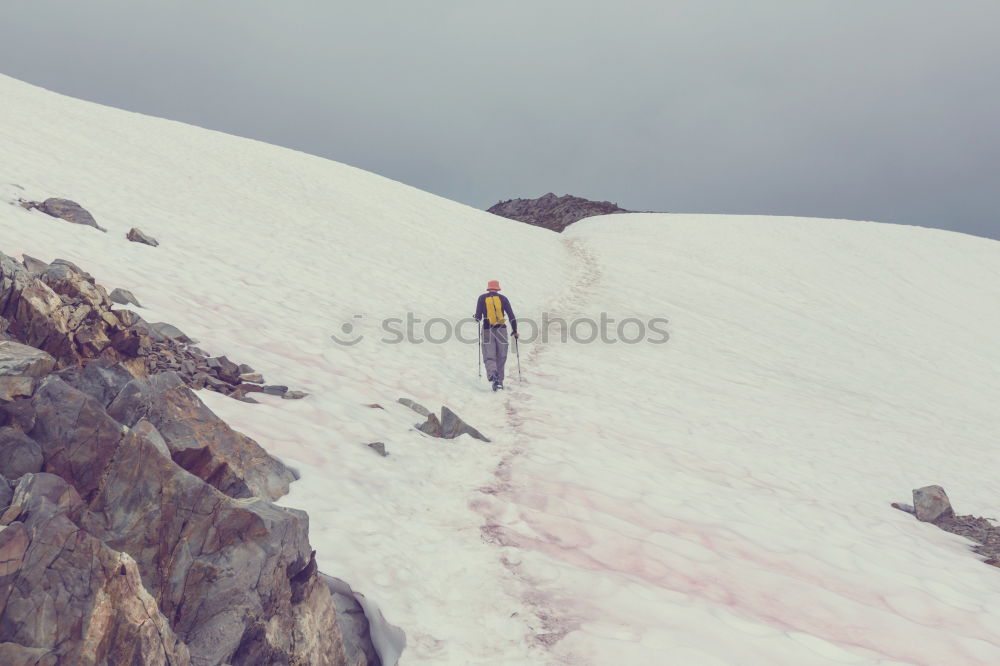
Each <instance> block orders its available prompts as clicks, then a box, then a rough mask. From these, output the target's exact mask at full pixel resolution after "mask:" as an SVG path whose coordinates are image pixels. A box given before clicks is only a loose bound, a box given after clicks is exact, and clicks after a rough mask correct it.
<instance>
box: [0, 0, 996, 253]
mask: <svg viewBox="0 0 1000 666" xmlns="http://www.w3.org/2000/svg"><path fill="white" fill-rule="evenodd" d="M998 30H1000V2H998V1H997V0H952V1H951V2H941V1H940V0H933V1H932V0H865V1H861V0H780V1H779V0H752V1H751V0H730V1H723V0H681V1H675V0H649V1H646V0H617V1H615V2H611V1H610V0H609V1H604V2H597V1H596V0H503V1H502V2H498V1H496V0H492V1H490V2H481V1H479V0H406V1H402V0H400V1H394V2H379V1H378V0H368V1H367V2H366V1H364V0H356V1H354V2H342V1H337V0H285V1H284V2H279V1H278V0H266V1H265V0H211V1H206V0H160V1H153V0H150V1H144V2H136V1H135V0H86V1H85V2H84V1H81V0H0V71H2V72H3V73H5V74H8V75H10V76H14V77H17V78H20V79H23V80H26V81H29V82H31V83H35V84H37V85H41V86H43V87H46V88H49V89H52V90H56V91H58V92H62V93H66V94H69V95H73V96H75V97H81V98H84V99H89V100H93V101H96V102H101V103H103V104H109V105H112V106H117V107H121V108H125V109H129V110H133V111H139V112H142V113H147V114H151V115H156V116H163V117H166V118H172V119H175V120H180V121H184V122H188V123H192V124H195V125H201V126H203V127H210V128H213V129H218V130H222V131H225V132H229V133H232V134H238V135H242V136H249V137H253V138H257V139H261V140H264V141H268V142H270V143H276V144H280V145H283V146H288V147H291V148H295V149H298V150H303V151H306V152H309V153H314V154H317V155H322V156H324V157H329V158H331V159H335V160H338V161H341V162H346V163H348V164H351V165H354V166H358V167H361V168H363V169H367V170H370V171H374V172H376V173H379V174H382V175H384V176H388V177H389V178H393V179H395V180H400V181H402V182H405V183H408V184H410V185H414V186H416V187H419V188H421V189H425V190H428V191H430V192H434V193H436V194H440V195H442V196H445V197H448V198H450V199H455V200H458V201H462V202H464V203H468V204H470V205H473V206H476V207H480V208H485V207H488V206H489V205H491V204H493V203H495V202H496V201H498V200H500V199H507V198H514V197H536V196H539V195H541V194H544V193H545V192H548V191H553V192H555V193H557V194H566V193H571V194H576V195H579V196H584V197H588V198H592V199H602V200H603V199H606V200H610V201H614V202H617V203H618V204H620V205H622V206H624V207H626V208H631V209H637V210H658V211H670V212H705V213H767V214H783V215H809V216H819V217H844V218H852V219H863V220H879V221H884V222H900V223H906V224H919V225H924V226H934V227H943V228H948V229H954V230H958V231H964V232H967V233H973V234H979V235H984V236H990V237H992V238H1000V177H998V176H1000V168H998V164H1000V131H998V129H1000V37H998ZM0 104H2V100H0ZM0 159H2V156H0Z"/></svg>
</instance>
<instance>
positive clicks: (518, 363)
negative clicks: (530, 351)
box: [514, 338, 524, 382]
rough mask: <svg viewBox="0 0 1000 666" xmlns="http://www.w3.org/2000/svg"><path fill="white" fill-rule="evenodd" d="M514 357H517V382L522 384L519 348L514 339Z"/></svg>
mask: <svg viewBox="0 0 1000 666" xmlns="http://www.w3.org/2000/svg"><path fill="white" fill-rule="evenodd" d="M514 356H517V381H519V382H523V381H524V379H523V378H522V377H521V348H520V347H519V346H518V344H517V338H514Z"/></svg>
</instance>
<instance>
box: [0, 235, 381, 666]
mask: <svg viewBox="0 0 1000 666" xmlns="http://www.w3.org/2000/svg"><path fill="white" fill-rule="evenodd" d="M109 306H110V302H109V299H108V297H107V294H106V293H105V292H104V290H103V289H102V288H101V287H100V286H99V285H97V284H96V283H95V282H94V281H93V278H92V277H91V276H89V275H87V274H86V273H85V272H83V271H82V270H81V269H79V268H78V267H76V266H74V265H72V264H71V263H69V262H60V261H55V262H52V264H46V265H44V266H41V267H36V270H35V271H28V269H27V268H26V267H24V266H22V265H21V264H19V263H18V262H14V261H13V260H12V259H10V258H9V257H6V256H5V255H2V254H0V313H3V315H2V316H3V318H4V319H3V321H2V322H0V330H3V331H4V332H5V333H6V334H7V335H8V336H9V337H10V338H13V339H8V340H4V341H0V386H3V385H7V386H14V387H15V388H16V390H15V389H11V390H8V391H7V393H5V394H0V664H52V665H55V664H88V665H89V664H93V665H95V666H96V665H98V664H132V665H134V666H145V665H157V666H159V665H164V666H165V665H181V666H186V665H187V664H194V665H196V666H216V665H221V664H231V665H232V666H244V665H247V666H250V665H256V664H289V665H290V664H316V665H319V666H341V665H348V664H350V666H367V665H369V664H378V663H379V661H378V657H377V655H376V654H375V651H374V647H373V646H372V644H371V639H370V637H369V635H368V628H367V625H365V626H364V627H363V628H361V627H360V625H359V624H358V623H359V622H364V616H361V618H360V619H359V617H358V616H357V614H356V613H355V612H354V611H355V610H356V609H348V608H347V606H349V605H350V604H345V602H344V600H339V601H338V600H337V599H335V596H336V595H335V593H334V592H333V591H331V589H330V587H329V586H328V585H327V584H326V582H325V581H324V580H323V579H322V578H321V577H320V574H319V572H318V571H317V565H316V560H315V553H314V552H313V551H312V549H311V547H310V545H309V540H308V517H307V516H306V515H305V514H304V513H303V512H301V511H296V510H294V509H289V508H284V507H279V506H277V505H275V504H273V503H272V501H273V500H275V499H277V498H278V497H280V496H282V495H283V494H285V493H286V492H287V491H288V486H289V483H290V482H291V481H292V480H293V479H294V475H293V473H292V472H291V471H290V470H289V469H288V468H286V467H285V466H284V465H283V464H282V463H281V462H280V461H278V460H277V459H275V458H274V457H272V456H270V455H268V454H267V452H265V451H264V450H263V449H262V448H261V447H260V446H259V445H257V443H256V442H254V441H253V440H251V439H250V438H248V437H246V436H244V435H242V434H240V433H238V432H236V431H234V430H232V429H231V428H230V427H229V426H228V425H227V424H225V423H224V422H223V421H222V420H221V419H219V418H218V417H217V416H216V415H215V414H214V413H213V412H212V411H211V410H209V409H208V408H207V407H206V406H205V405H204V404H203V403H202V402H201V401H200V400H199V399H198V397H197V395H196V394H195V393H194V392H193V391H192V390H191V389H190V388H189V387H188V386H187V385H186V383H185V381H184V380H183V379H182V375H181V374H180V373H179V372H170V371H167V372H161V369H162V366H161V364H162V363H163V362H164V359H171V360H170V361H167V362H178V361H179V360H183V361H184V362H188V363H190V364H191V365H192V367H191V368H190V370H191V371H192V372H193V371H195V370H198V369H199V368H200V369H203V370H205V371H212V370H213V368H212V367H210V365H211V366H213V367H214V368H215V371H217V372H219V373H221V374H222V375H224V376H225V377H226V378H227V379H230V380H232V379H234V377H233V372H234V369H235V372H236V373H237V375H236V377H235V380H236V381H241V380H240V375H243V374H247V372H246V371H252V368H250V367H249V366H245V365H236V364H233V363H231V362H229V361H228V359H226V360H225V361H223V360H221V359H216V362H215V363H212V364H209V362H208V360H207V359H208V357H206V356H204V354H203V353H202V352H200V350H196V351H190V353H188V350H189V349H191V348H190V346H189V345H188V344H187V343H182V342H178V341H177V340H176V339H174V338H171V337H167V336H165V335H163V333H162V331H160V332H159V337H157V336H154V335H153V332H152V331H151V330H150V329H149V328H148V326H147V325H145V323H144V322H142V320H141V319H139V318H138V317H137V316H136V315H134V313H130V312H129V311H127V310H126V311H121V310H120V311H111V310H110V309H109ZM79 312H84V313H85V314H83V315H79V314H78V313H79ZM123 313H127V314H123ZM88 330H89V331H91V333H90V334H89V335H87V334H86V332H87V331H88ZM98 334H101V335H103V336H104V338H106V339H107V343H105V344H103V345H99V344H97V343H96V342H95V340H97V339H98V338H99V335H98ZM123 340H125V341H128V340H132V341H136V344H135V345H133V346H127V345H123V344H120V343H121V342H122V341H123ZM179 364H180V363H179V362H178V365H179ZM7 380H18V381H19V382H20V383H19V384H17V383H15V382H13V381H11V382H8V383H7V384H5V382H7ZM217 381H221V380H217ZM227 386H228V384H227ZM7 479H11V480H13V481H12V482H13V483H15V486H16V488H15V489H13V490H12V487H11V486H10V485H9V484H8V481H7ZM345 626H346V627H349V630H350V632H351V633H350V635H349V636H348V637H347V638H346V640H345V636H344V634H343V631H342V629H341V628H342V627H345Z"/></svg>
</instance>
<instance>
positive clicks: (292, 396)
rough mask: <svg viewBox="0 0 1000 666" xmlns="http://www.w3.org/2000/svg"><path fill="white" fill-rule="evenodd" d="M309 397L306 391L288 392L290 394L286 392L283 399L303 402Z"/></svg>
mask: <svg viewBox="0 0 1000 666" xmlns="http://www.w3.org/2000/svg"><path fill="white" fill-rule="evenodd" d="M307 395H309V394H308V393H306V392H305V391H288V392H286V393H285V394H284V395H283V396H281V397H282V398H283V399H284V400H301V399H302V398H304V397H306V396H307Z"/></svg>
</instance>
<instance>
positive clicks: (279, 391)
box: [261, 384, 288, 396]
mask: <svg viewBox="0 0 1000 666" xmlns="http://www.w3.org/2000/svg"><path fill="white" fill-rule="evenodd" d="M261 392H262V393H266V394H268V395H277V396H284V395H285V394H286V393H288V387H287V386H279V385H276V384H269V385H267V386H265V387H264V388H262V389H261Z"/></svg>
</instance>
